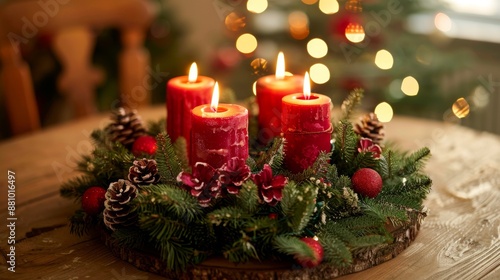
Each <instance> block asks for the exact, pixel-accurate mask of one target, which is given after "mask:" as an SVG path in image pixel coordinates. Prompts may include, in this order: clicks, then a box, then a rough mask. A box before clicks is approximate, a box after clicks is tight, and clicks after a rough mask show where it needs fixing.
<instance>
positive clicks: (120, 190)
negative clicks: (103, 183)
mask: <svg viewBox="0 0 500 280" xmlns="http://www.w3.org/2000/svg"><path fill="white" fill-rule="evenodd" d="M136 196H137V188H136V186H134V185H133V184H132V183H131V182H130V181H128V180H123V179H120V180H118V182H114V183H111V184H109V188H108V190H107V192H106V195H105V197H106V201H104V207H105V209H104V212H103V215H104V224H105V225H106V226H107V227H108V228H109V229H111V230H115V229H117V227H118V226H120V225H125V226H126V225H130V224H132V223H134V221H135V215H133V214H131V213H130V211H131V210H132V207H131V206H130V204H129V202H130V201H131V200H132V199H134V198H135V197H136Z"/></svg>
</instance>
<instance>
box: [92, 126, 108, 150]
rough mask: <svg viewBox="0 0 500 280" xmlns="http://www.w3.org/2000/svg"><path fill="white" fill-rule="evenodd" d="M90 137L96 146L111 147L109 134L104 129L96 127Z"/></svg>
mask: <svg viewBox="0 0 500 280" xmlns="http://www.w3.org/2000/svg"><path fill="white" fill-rule="evenodd" d="M90 139H91V140H92V143H93V144H94V146H95V147H107V148H109V149H111V147H112V145H111V140H110V139H109V134H108V133H107V132H106V130H104V129H95V130H94V131H92V133H91V134H90Z"/></svg>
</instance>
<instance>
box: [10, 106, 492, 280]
mask: <svg viewBox="0 0 500 280" xmlns="http://www.w3.org/2000/svg"><path fill="white" fill-rule="evenodd" d="M140 113H141V115H142V116H143V118H144V119H146V120H147V119H158V118H160V117H164V115H165V110H164V107H163V106H161V107H157V108H153V109H147V110H142V111H141V112H140ZM107 122H108V115H98V116H94V117H91V118H88V119H84V120H81V121H76V122H73V123H70V124H66V125H63V126H59V127H55V128H52V129H48V130H44V131H41V132H39V133H36V134H33V135H28V136H24V137H20V138H16V139H13V140H8V141H5V142H2V143H0V157H1V160H0V170H1V173H2V174H6V173H7V170H14V171H15V172H16V186H17V188H16V202H17V209H16V216H17V217H18V219H19V220H18V222H19V223H18V224H17V225H18V228H16V238H17V241H18V243H17V244H16V256H17V268H16V273H10V272H8V271H7V266H6V264H5V261H1V262H0V278H1V279H148V280H150V279H164V278H162V277H160V276H158V275H156V274H152V273H148V272H144V271H141V270H139V269H137V268H135V267H134V266H132V265H130V264H129V263H127V262H125V261H122V260H120V259H119V258H116V257H115V256H113V254H112V252H111V251H110V250H109V249H108V248H107V247H106V246H105V245H104V244H103V242H102V241H101V240H100V236H99V235H98V233H93V234H92V235H90V236H84V237H81V238H80V237H77V236H72V235H70V234H69V229H68V227H67V226H65V224H66V222H67V219H68V217H69V216H70V215H71V213H72V211H73V209H75V207H78V205H75V204H74V203H73V202H72V201H68V200H66V199H63V198H61V197H60V196H59V193H58V189H59V186H60V183H61V182H62V181H64V180H67V179H69V178H71V177H73V176H75V175H76V173H74V172H73V171H72V168H73V167H74V160H75V158H76V157H78V156H80V155H82V154H85V153H87V152H88V147H89V144H90V142H89V140H88V135H89V133H90V132H91V131H92V130H93V129H94V128H96V127H103V126H104V125H105V124H106V123H107ZM386 135H388V138H389V139H388V140H390V141H393V142H395V143H396V144H397V145H398V146H400V147H401V148H402V149H409V150H414V149H417V148H419V147H422V146H429V148H430V149H431V151H432V154H433V157H432V158H431V159H430V160H429V161H428V164H427V172H428V173H429V174H430V176H431V178H432V179H433V181H434V184H433V189H432V191H431V193H430V194H429V196H428V197H427V199H426V202H425V205H426V206H427V207H428V209H429V215H428V216H427V218H426V219H425V220H424V223H423V225H422V228H421V230H420V233H419V235H418V236H417V238H416V239H415V241H414V242H413V243H412V245H411V246H410V247H408V248H407V249H406V250H404V251H403V252H402V253H400V254H399V255H398V256H397V257H396V258H394V259H392V260H389V261H387V262H384V263H382V264H380V265H377V266H375V267H372V268H370V269H367V270H365V271H361V272H358V273H354V274H350V275H346V276H342V277H340V278H339V279H405V280H406V279H500V268H499V267H500V242H499V234H500V232H499V231H500V216H499V214H498V207H499V201H500V138H499V137H497V136H494V135H492V134H488V133H481V132H477V131H473V130H470V129H465V128H463V127H460V126H457V125H454V124H444V123H438V122H431V121H424V120H417V119H412V118H403V117H399V118H395V119H394V120H393V121H392V122H391V123H389V124H388V125H387V126H386ZM54 166H56V167H59V168H54ZM2 176H4V177H3V178H2V177H0V180H2V181H0V182H5V180H6V175H2ZM4 185H5V183H2V186H4ZM0 190H1V192H0V221H2V223H5V221H6V217H7V216H6V215H7V214H6V200H7V196H6V190H5V188H3V187H2V188H0ZM61 225H62V226H61ZM3 227H4V226H2V228H3ZM33 228H44V230H48V229H51V228H55V229H53V230H51V231H48V232H43V231H44V230H42V231H41V232H43V233H41V234H39V235H36V236H32V235H33V234H38V233H40V232H38V231H36V230H33ZM28 233H30V234H29V235H30V237H29V238H28V237H26V234H28ZM6 237H7V236H6V232H5V231H4V230H2V231H0V240H1V243H0V250H1V253H2V256H3V258H5V257H6V254H7V252H8V245H7V243H6V242H5V240H6Z"/></svg>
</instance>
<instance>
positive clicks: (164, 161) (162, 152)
mask: <svg viewBox="0 0 500 280" xmlns="http://www.w3.org/2000/svg"><path fill="white" fill-rule="evenodd" d="M156 142H157V145H158V150H157V152H156V162H157V164H158V172H159V173H160V175H161V179H160V181H161V182H162V183H165V184H169V183H170V184H177V175H179V173H180V172H181V171H182V166H181V161H180V160H179V158H178V157H177V154H176V153H175V149H174V147H173V146H172V142H171V141H170V138H169V137H168V135H167V134H166V133H160V134H158V136H156Z"/></svg>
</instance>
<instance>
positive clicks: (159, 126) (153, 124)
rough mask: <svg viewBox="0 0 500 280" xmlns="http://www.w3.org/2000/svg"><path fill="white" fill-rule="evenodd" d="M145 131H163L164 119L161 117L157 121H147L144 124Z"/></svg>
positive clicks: (155, 132)
mask: <svg viewBox="0 0 500 280" xmlns="http://www.w3.org/2000/svg"><path fill="white" fill-rule="evenodd" d="M146 128H147V132H148V134H149V135H154V136H156V135H158V134H160V133H165V131H166V130H165V128H166V119H165V118H161V119H159V120H157V121H148V123H147V124H146Z"/></svg>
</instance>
